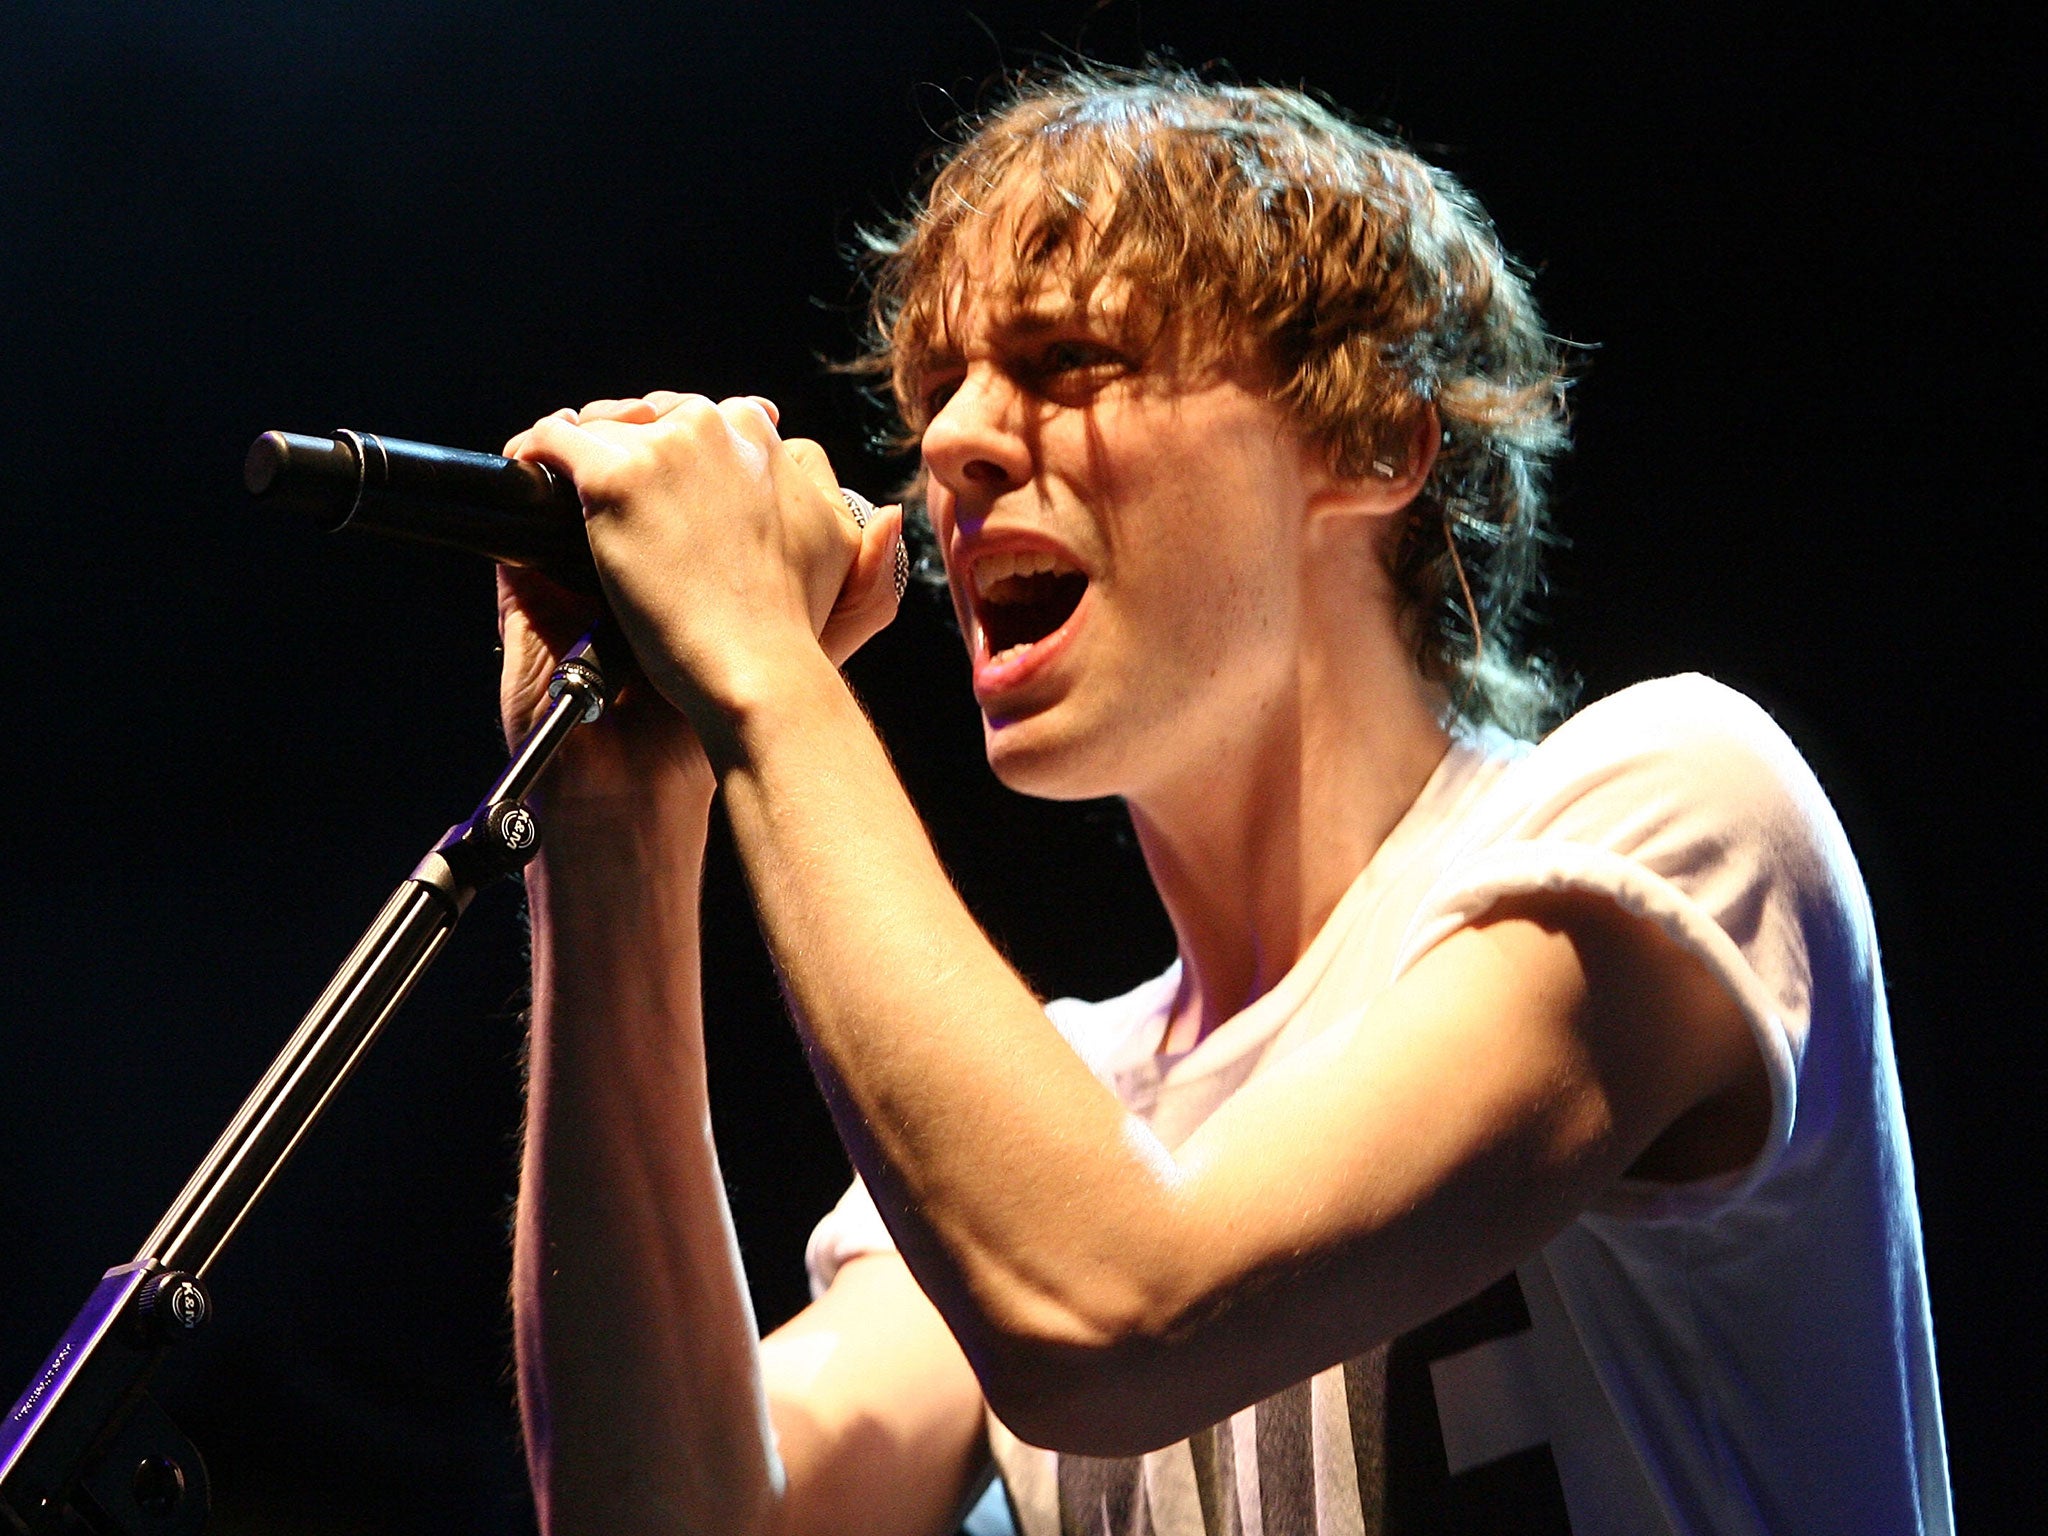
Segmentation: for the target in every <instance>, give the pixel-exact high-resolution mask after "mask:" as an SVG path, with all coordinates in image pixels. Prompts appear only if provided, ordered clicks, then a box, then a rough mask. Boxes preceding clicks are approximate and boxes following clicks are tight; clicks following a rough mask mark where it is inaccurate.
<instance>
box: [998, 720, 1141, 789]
mask: <svg viewBox="0 0 2048 1536" xmlns="http://www.w3.org/2000/svg"><path fill="white" fill-rule="evenodd" d="M1049 727H1050V722H1049V721H1046V720H1044V719H1043V718H1042V717H1041V718H1037V719H1024V720H1016V721H1012V722H1011V723H1009V724H1008V725H1005V726H1003V727H1001V728H1000V729H998V728H996V727H995V726H992V725H990V724H989V723H988V719H987V717H986V716H984V717H983V719H982V725H981V739H982V748H983V750H984V751H985V752H986V753H987V755H988V766H989V771H990V772H992V773H993V774H994V775H995V776H996V778H997V779H998V780H1000V781H1001V783H1002V784H1003V786H1004V787H1005V788H1006V789H1014V790H1015V791H1016V792H1017V793H1018V794H1020V795H1030V796H1031V797H1032V798H1033V799H1036V800H1100V799H1103V798H1104V797H1106V796H1109V795H1117V794H1121V793H1122V792H1123V784H1122V782H1121V776H1120V775H1119V774H1118V773H1117V772H1116V771H1115V769H1114V767H1113V766H1112V764H1111V762H1110V758H1111V757H1112V755H1113V754H1111V753H1110V752H1108V751H1107V750H1105V749H1104V748H1103V747H1102V746H1101V745H1098V744H1095V743H1089V742H1085V741H1077V740H1075V739H1073V738H1072V737H1071V736H1066V735H1062V734H1060V733H1057V732H1055V731H1053V730H1052V729H1050V728H1049Z"/></svg>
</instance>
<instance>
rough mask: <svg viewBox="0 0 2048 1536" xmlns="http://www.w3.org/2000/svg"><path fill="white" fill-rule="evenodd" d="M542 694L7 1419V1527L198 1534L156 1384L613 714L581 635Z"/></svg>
mask: <svg viewBox="0 0 2048 1536" xmlns="http://www.w3.org/2000/svg"><path fill="white" fill-rule="evenodd" d="M548 696H549V699H550V701H551V702H550V703H549V704H548V706H547V709H546V711H545V713H544V714H543V715H542V716H541V719H540V722H539V723H538V724H537V725H535V726H534V728H533V730H532V731H531V732H530V733H529V734H528V735H527V737H526V740H525V741H523V742H521V743H520V745H519V749H518V751H516V752H514V753H513V754H512V761H511V763H510V765H509V766H508V767H507V768H506V769H505V771H504V773H503V774H501V775H500V776H499V778H498V781H497V783H495V784H493V785H492V786H491V789H490V793H489V794H487V795H485V796H484V799H483V802H482V804H480V805H479V806H478V807H477V808H476V812H475V814H473V815H472V816H471V817H470V818H469V820H467V821H465V822H463V823H461V824H460V825H459V826H455V827H451V828H449V829H448V833H447V835H446V836H444V837H443V838H442V839H441V840H440V842H438V843H436V844H435V845H434V848H433V851H432V852H430V853H429V854H428V855H427V856H426V857H425V858H424V859H422V860H421V861H420V864H419V867H418V868H417V869H415V870H414V871H413V872H412V873H411V874H410V875H409V876H407V877H406V879H405V881H404V883H402V884H401V885H400V886H399V887H398V889H397V890H396V891H394V892H393V893H392V896H391V899H390V900H389V901H388V902H386V903H385V904H384V910H383V911H382V912H380V913H378V914H377V920H376V921H375V922H373V923H372V924H371V925H370V928H369V931H368V932H367V933H365V934H364V935H363V937H362V939H361V941H360V942H359V943H358V944H357V945H356V947H355V950H354V952H353V953H351V954H350V955H349V957H348V959H347V960H346V961H344V962H343V964H342V967H341V969H340V970H339V971H338V972H336V973H335V977H334V980H332V981H331V982H329V983H328V984H327V990H326V991H324V992H322V993H321V994H320V998H319V1001H318V1002H316V1003H314V1004H313V1009H312V1012H310V1013H308V1014H307V1015H306V1018H305V1021H304V1022H303V1023H302V1024H300V1025H299V1027H298V1030H297V1032H296V1033H294V1034H293V1036H292V1037H291V1040H290V1041H289V1042H288V1043H287V1044H286V1046H285V1048H284V1050H283V1052H282V1053H281V1054H280V1055H279V1056H278V1058H277V1060H276V1061H274V1062H273V1063H271V1066H270V1070H269V1071H267V1072H265V1073H264V1074H263V1079H262V1081H261V1082H259V1083H258V1084H257V1085H256V1091H255V1092H254V1093H252V1094H250V1095H249V1098H248V1100H247V1102H246V1103H244V1104H243V1105H242V1107H241V1109H240V1110H239V1111H238V1112H237V1113H236V1115H235V1118H234V1120H233V1121H232V1122H231V1123H230V1124H229V1126H228V1128H227V1130H226V1131H225V1132H224V1133H223V1134H222V1136H221V1138H220V1140H219V1141H218V1142H216V1143H215V1144H214V1148H213V1150H212V1151H211V1152H209V1153H208V1154H207V1155H206V1160H205V1161H204V1162H203V1163H201V1164H200V1165H199V1169H198V1171H197V1172H196V1173H194V1174H193V1175H192V1178H191V1181H190V1182H189V1183H188V1184H186V1186H185V1190H184V1193H182V1194H181V1195H179V1196H178V1198H177V1200H176V1202H175V1203H174V1204H173V1205H172V1206H171V1208H170V1210H168V1211H167V1212H165V1213H164V1218H163V1220H162V1221H160V1222H158V1223H157V1226H156V1230H155V1231H154V1232H152V1233H150V1235H149V1240H148V1241H147V1242H145V1243H144V1244H143V1245H142V1251H141V1252H140V1253H138V1254H136V1256H135V1257H134V1258H133V1259H132V1260H130V1261H129V1262H128V1263H126V1264H123V1265H120V1266H119V1267H117V1268H114V1269H110V1270H108V1271H107V1273H106V1275H105V1277H104V1278H102V1279H101V1281H100V1283H99V1286H98V1288H97V1289H95V1290H94V1291H93V1293H92V1295H91V1297H90V1298H89V1299H88V1300H87V1301H86V1304H85V1307H84V1309H83V1310H82V1311H80V1312H79V1314H78V1316H77V1317H76V1318H74V1319H73V1320H72V1323H71V1326H70V1327H69V1328H68V1329H67V1330H66V1331H65V1333H64V1336H63V1338H62V1339H60V1340H59V1341H58V1343H57V1347H56V1349H54V1350H53V1351H51V1353H50V1357H49V1359H48V1360H47V1361H45V1362H44V1365H43V1368H42V1370H41V1371H39V1372H38V1373H37V1374H36V1377H35V1379H34V1380H33V1381H31V1382H30V1383H29V1386H28V1390H27V1391H25V1392H23V1393H22V1395H21V1397H20V1399H19V1400H18V1401H17V1402H16V1403H15V1405H14V1407H13V1409H12V1411H10V1412H9V1413H8V1415H7V1419H6V1421H5V1422H4V1423H0V1531H14V1532H20V1533H24V1536H55V1533H59V1532H64V1533H72V1536H75V1533H77V1532H79V1531H80V1530H84V1531H89V1532H92V1533H94V1536H190V1533H195V1532H198V1531H200V1530H201V1529H203V1528H204V1526H205V1524H206V1515H207V1508H208V1496H207V1482H206V1468H205V1464H204V1463H203V1462H202V1461H201V1460H200V1458H199V1453H198V1452H197V1451H196V1450H194V1449H193V1447H192V1444H191V1442H189V1441H188V1440H186V1439H185V1437H184V1436H183V1435H181V1434H180V1433H179V1432H178V1430H177V1428H176V1426H174V1425H173V1424H172V1423H171V1421H170V1419H169V1418H168V1417H166V1416H165V1414H164V1411H163V1409H162V1408H160V1407H158V1406H157V1404H156V1403H155V1401H154V1400H153V1399H152V1398H151V1397H150V1396H149V1394H148V1390H147V1389H148V1385H149V1379H150V1376H151V1374H152V1373H153V1372H154V1371H155V1369H156V1366H157V1364H158V1362H159V1361H161V1360H162V1358H163V1356H164V1354H165V1353H166V1352H167V1351H168V1350H169V1349H170V1348H171V1347H172V1346H173V1345H174V1344H177V1343H178V1342H180V1341H182V1340H184V1339H188V1338H190V1337H191V1336H192V1335H194V1334H196V1333H197V1332H199V1330H200V1329H201V1328H203V1327H204V1326H205V1325H206V1322H207V1320H208V1318H209V1317H210V1316H211V1315H212V1311H213V1303H212V1300H211V1298H210V1297H209V1296H208V1294H207V1291H206V1287H205V1285H204V1283H203V1281H204V1278H205V1275H206V1271H207V1269H208V1268H209V1267H210V1266H211V1265H212V1263H213V1261H214V1260H215V1259H217V1258H218V1257H220V1252H221V1249H222V1248H223V1247H225V1246H226V1245H227V1241H228V1239H229V1238H230V1237H232V1236H233V1235H234V1233H235V1230H236V1228H237V1227H239V1226H240V1225H241V1223H242V1219H243V1218H244V1217H245V1216H247V1215H248V1214H249V1211H250V1209H251V1208H252V1207H253V1206H254V1205H255V1204H256V1201H257V1199H258V1198H259V1197H260V1196H261V1195H262V1193H263V1191H264V1190H265V1189H266V1188H267V1187H268V1186H269V1184H270V1181H271V1180H272V1179H273V1178H274V1177H276V1175H277V1171H278V1169H279V1168H281V1167H283V1166H284V1161H285V1159H286V1158H288V1157H289V1156H291V1154H292V1151H293V1149H294V1148H295V1147H297V1146H298V1144H299V1141H300V1138H302V1137H303V1136H304V1135H305V1134H306V1131H307V1130H308V1129H309V1128H310V1127H311V1125H312V1124H313V1122H314V1120H316V1119H317V1118H318V1117H319V1114H320V1111H321V1110H322V1109H324V1108H325V1107H326V1106H327V1101H328V1100H329V1099H331V1098H333V1096H334V1093H335V1090H336V1089H338V1088H339V1087H340V1086H341V1084H342V1082H343V1081H344V1080H345V1079H346V1078H347V1077H348V1075H349V1073H350V1072H351V1071H352V1070H353V1069H354V1067H355V1064H356V1063H357V1062H358V1061H359V1060H361V1059H362V1055H363V1052H364V1051H366V1050H367V1049H368V1048H369V1046H370V1042H371V1041H372V1040H374V1039H376V1037H377V1032H378V1031H379V1030H380V1029H381V1028H383V1025H384V1021H385V1020H386V1019H388V1018H390V1017H391V1015H392V1014H393V1013H394V1012H395V1011H396V1010H397V1008H398V1005H399V1004H400V1003H402V1002H404V1001H405V997H406V994H407V993H408V992H410V991H411V990H412V985H413V983H414V982H415V981H417V980H419V978H420V973H421V972H423V971H424V970H426V968H427V965H428V964H429V962H431V961H432V960H433V958H434V956H435V954H436V953H437V952H438V951H439V950H440V948H441V945H442V944H443V943H444V942H445V941H446V940H447V937H448V935H449V933H450V931H451V930H453V928H454V927H455V923H456V919H458V918H459V917H461V915H462V913H463V909H464V908H466V907H467V906H468V905H469V901H470V898H471V897H473V896H474V895H475V894H476V893H477V891H478V890H479V889H481V888H482V887H483V886H484V885H485V884H487V883H489V882H490V881H491V880H493V879H496V878H498V877H499V876H501V875H506V874H511V873H513V872H514V871H516V870H518V869H520V868H521V867H522V866H524V865H525V864H526V862H527V861H528V860H529V859H531V858H532V857H533V855H534V854H535V853H536V852H537V851H538V849H539V846H540V828H539V826H538V824H537V823H536V821H535V820H534V816H533V813H532V812H531V811H530V810H528V809H527V806H526V803H525V797H526V795H527V793H528V792H529V791H530V790H531V789H532V788H533V785H534V783H535V781H536V780H538V779H539V777H540V775H541V773H542V771H543V770H544V769H545V768H546V767H547V765H548V763H549V761H550V760H551V759H552V758H553V757H554V755H555V752H556V750H557V749H558V748H559V747H560V746H561V744H562V743H563V741H565V740H566V739H567V738H568V735H569V733H570V732H571V731H573V730H574V729H575V728H576V727H577V726H578V725H580V724H582V723H584V722H585V721H590V720H595V719H596V718H597V717H598V716H599V715H600V714H601V713H603V711H604V707H605V702H606V692H605V681H604V675H603V674H602V673H601V672H600V671H599V670H598V666H597V658H596V657H595V656H594V655H593V654H592V652H591V641H590V637H589V636H585V637H584V639H583V640H582V641H581V642H580V643H579V644H578V645H577V646H576V647H575V648H574V649H572V650H571V651H570V652H569V654H568V655H567V656H566V657H564V658H563V660H562V664H561V665H560V666H559V667H558V668H556V670H555V674H554V677H553V678H552V679H551V680H550V682H549V685H548Z"/></svg>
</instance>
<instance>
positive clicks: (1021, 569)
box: [974, 549, 1074, 597]
mask: <svg viewBox="0 0 2048 1536" xmlns="http://www.w3.org/2000/svg"><path fill="white" fill-rule="evenodd" d="M1073 569H1074V566H1073V565H1072V564H1071V563H1070V562H1068V561H1066V560H1062V559H1061V558H1060V557H1059V556H1058V555H1055V554H1050V553H1048V552H1047V551H1045V550H1042V549H1019V550H1009V551H1004V552H1002V553H998V554H991V555H983V556H982V557H981V558H980V559H979V560H977V561H975V562H974V591H975V595H976V596H977V597H987V596H988V594H989V589H990V588H992V587H994V586H995V585H996V583H998V582H1001V581H1008V580H1009V579H1010V578H1011V577H1013V576H1061V575H1065V574H1066V573H1067V572H1069V571H1071V570H1073Z"/></svg>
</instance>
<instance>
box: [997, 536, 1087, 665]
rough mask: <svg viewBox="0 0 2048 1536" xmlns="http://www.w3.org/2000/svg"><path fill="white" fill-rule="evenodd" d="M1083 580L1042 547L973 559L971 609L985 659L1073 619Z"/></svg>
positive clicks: (1084, 584)
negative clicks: (979, 623) (978, 628)
mask: <svg viewBox="0 0 2048 1536" xmlns="http://www.w3.org/2000/svg"><path fill="white" fill-rule="evenodd" d="M1087 590H1088V578H1087V577H1086V576H1085V575H1083V574H1082V573H1081V572H1080V571H1079V570H1077V569H1075V568H1074V567H1073V566H1072V565H1070V564H1068V563H1067V562H1066V561H1065V560H1062V559H1061V558H1060V557H1059V556H1058V555H1055V554H1052V553H1050V552H1049V551H1046V550H1039V549H1027V550H1012V551H1006V552H1003V553H999V554H991V555H985V556H983V557H982V558H981V559H980V560H977V561H976V562H975V563H974V599H975V601H974V611H975V616H976V617H977V618H979V619H980V621H981V637H982V643H983V645H984V646H986V647H987V651H988V657H989V659H990V660H991V661H998V660H1001V659H1002V658H1003V657H1004V656H1006V655H1007V654H1009V653H1010V652H1012V651H1021V650H1024V649H1026V648H1028V647H1030V646H1034V645H1036V644H1038V642H1039V641H1041V640H1043V639H1044V638H1045V637H1046V636H1047V635H1049V634H1051V633H1052V632H1053V631H1054V630H1056V629H1058V628H1059V627H1060V626H1061V625H1062V624H1064V623H1066V622H1067V620H1068V619H1069V618H1071V617H1073V613H1074V610H1075V609H1076V608H1077V607H1079V606H1080V603H1081V597H1082V594H1083V593H1085V592H1086V591H1087Z"/></svg>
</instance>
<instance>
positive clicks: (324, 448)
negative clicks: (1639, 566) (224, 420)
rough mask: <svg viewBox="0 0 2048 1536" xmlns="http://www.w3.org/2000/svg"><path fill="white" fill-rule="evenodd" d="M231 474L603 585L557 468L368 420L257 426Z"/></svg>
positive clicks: (258, 490)
mask: <svg viewBox="0 0 2048 1536" xmlns="http://www.w3.org/2000/svg"><path fill="white" fill-rule="evenodd" d="M242 483H243V484H244V485H246V486H248V488H249V491H250V493H251V494H252V495H254V496H255V497H256V498H257V499H258V500H260V501H264V502H268V503H269V504H270V505H271V506H274V507H276V508H278V509H279V510H281V511H284V512H287V513H296V514H298V515H300V516H302V517H306V518H310V519H311V520H312V521H313V522H314V523H315V524H316V525H318V526H319V527H320V528H321V529H323V530H324V531H326V532H328V533H336V532H339V531H340V530H342V529H344V528H356V529H360V530H362V531H363V532H364V533H374V534H379V535H382V536H383V537H385V538H393V539H410V540H412V541H413V542H414V543H418V544H441V545H446V546H447V547H449V548H451V549H463V550H467V551H469V552H470V553H471V554H474V555H483V556H486V557H487V558H489V559H492V560H495V561H497V562H498V563H499V564H500V565H516V566H522V567H525V568H526V569H529V570H536V571H540V572H541V573H543V574H544V575H547V576H550V577H552V578H554V579H555V580H556V581H559V582H560V583H561V584H562V585H563V586H565V587H568V588H570V589H571V590H572V591H576V592H581V593H583V594H585V595H586V596H589V597H598V596H602V588H601V587H600V586H599V584H598V580H597V566H596V564H595V563H594V562H593V561H592V560H591V558H590V539H589V537H588V536H587V535H586V534H585V533H584V531H583V502H582V499H581V498H580V497H578V496H577V494H576V487H575V485H574V483H573V482H571V481H570V480H569V478H568V477H567V476H566V475H561V474H557V473H556V472H555V471H554V470H552V469H550V468H548V467H547V465H545V464H532V463H529V462H527V461H526V460H524V459H506V458H500V457H499V456H498V455H497V454H495V453H472V452H470V451H469V450H468V449H465V448H440V447H436V446H435V445H434V444H432V443H413V442H407V441H406V440H405V439H404V438H402V437H379V436H378V435H377V434H376V433H374V432H350V431H347V430H345V429H344V430H342V431H338V432H336V433H335V434H334V436H332V437H307V436H304V435H303V434H301V433H297V432H266V433H264V434H263V435H262V436H261V437H259V438H257V439H256V441H255V442H253V443H251V444H250V445H249V457H248V458H247V459H246V460H245V461H244V462H243V464H242ZM839 494H840V496H841V497H842V498H843V499H844V500H845V502H846V510H847V513H848V514H849V515H850V516H851V517H852V518H853V520H854V522H856V523H858V524H859V525H860V526H861V527H863V528H865V527H867V525H868V519H869V518H870V517H872V516H873V515H874V511H875V508H874V504H873V503H872V502H870V501H869V500H868V499H867V498H866V497H865V496H863V495H861V494H860V493H859V492H858V491H849V490H847V489H846V487H844V486H841V487H840V488H839ZM894 576H895V583H896V596H897V597H898V598H899V599H900V598H901V597H902V596H903V592H904V588H905V586H906V585H907V584H908V582H909V579H910V556H909V553H908V551H907V550H906V549H905V548H904V546H903V542H902V541H901V540H900V539H899V540H898V541H897V544H896V566H895V571H894Z"/></svg>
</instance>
